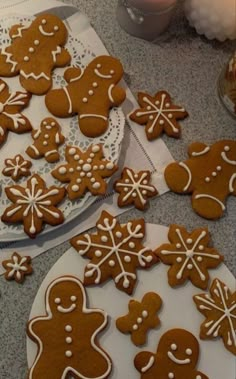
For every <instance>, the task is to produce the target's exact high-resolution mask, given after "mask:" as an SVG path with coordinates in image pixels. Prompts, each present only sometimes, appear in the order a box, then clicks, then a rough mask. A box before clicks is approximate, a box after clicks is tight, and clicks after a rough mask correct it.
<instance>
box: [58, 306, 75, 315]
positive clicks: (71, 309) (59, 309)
mask: <svg viewBox="0 0 236 379" xmlns="http://www.w3.org/2000/svg"><path fill="white" fill-rule="evenodd" d="M75 308H76V305H75V304H71V306H70V307H68V308H65V307H63V306H62V305H58V306H57V310H58V312H61V313H71V312H73V311H74V310H75Z"/></svg>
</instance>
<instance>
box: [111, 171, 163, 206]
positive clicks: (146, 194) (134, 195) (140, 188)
mask: <svg viewBox="0 0 236 379" xmlns="http://www.w3.org/2000/svg"><path fill="white" fill-rule="evenodd" d="M150 181H151V172H150V171H139V172H134V171H133V170H132V169H131V168H127V167H125V168H124V169H123V171H122V174H121V178H120V179H118V180H117V181H116V182H115V183H114V189H115V191H116V192H119V197H118V206H119V207H124V206H126V205H130V204H134V206H135V207H136V208H137V209H139V210H141V211H143V210H144V209H145V208H146V206H147V204H148V199H149V198H151V197H153V196H156V195H157V194H158V191H157V190H156V188H155V187H154V186H152V185H151V184H150Z"/></svg>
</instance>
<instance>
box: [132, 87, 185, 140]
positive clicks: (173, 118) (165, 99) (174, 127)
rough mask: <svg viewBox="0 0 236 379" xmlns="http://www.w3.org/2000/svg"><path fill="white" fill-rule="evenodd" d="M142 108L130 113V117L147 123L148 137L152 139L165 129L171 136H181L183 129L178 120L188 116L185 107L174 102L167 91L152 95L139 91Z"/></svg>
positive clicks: (142, 123) (138, 122)
mask: <svg viewBox="0 0 236 379" xmlns="http://www.w3.org/2000/svg"><path fill="white" fill-rule="evenodd" d="M138 103H139V105H140V108H138V109H136V110H135V111H134V112H132V113H131V114H130V116H129V117H130V119H131V120H132V121H134V122H136V123H137V124H140V125H145V132H146V136H147V139H148V140H149V141H152V140H154V139H156V138H158V137H159V136H160V135H161V133H162V132H163V131H164V132H165V133H166V134H167V135H168V136H169V137H174V138H179V137H180V133H181V129H180V125H179V123H178V120H182V119H184V118H185V117H187V116H188V113H187V112H186V110H185V109H184V108H183V107H180V106H178V105H175V104H173V102H172V100H171V97H170V95H169V94H168V93H167V92H166V91H160V92H157V93H156V94H155V96H151V95H149V94H148V93H144V92H139V93H138Z"/></svg>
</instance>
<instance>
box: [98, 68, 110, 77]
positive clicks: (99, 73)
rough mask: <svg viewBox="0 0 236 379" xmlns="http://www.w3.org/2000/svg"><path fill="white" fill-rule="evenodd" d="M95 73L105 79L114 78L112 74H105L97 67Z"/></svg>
mask: <svg viewBox="0 0 236 379" xmlns="http://www.w3.org/2000/svg"><path fill="white" fill-rule="evenodd" d="M94 72H95V74H96V75H97V76H99V77H100V78H103V79H112V75H104V74H102V73H101V72H100V71H99V70H98V69H97V68H95V70H94Z"/></svg>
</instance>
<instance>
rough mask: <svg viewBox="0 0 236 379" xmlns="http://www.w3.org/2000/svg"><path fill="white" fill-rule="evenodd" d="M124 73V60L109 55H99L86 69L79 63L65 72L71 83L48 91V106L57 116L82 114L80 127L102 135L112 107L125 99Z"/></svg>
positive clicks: (91, 135)
mask: <svg viewBox="0 0 236 379" xmlns="http://www.w3.org/2000/svg"><path fill="white" fill-rule="evenodd" d="M122 76H123V67H122V65H121V63H120V61H119V60H118V59H116V58H113V57H109V56H100V57H97V58H95V59H94V60H93V61H92V62H90V64H89V65H88V66H87V67H86V68H85V70H84V71H82V70H81V69H80V68H78V67H73V68H69V69H67V70H66V72H65V80H66V81H67V83H68V85H67V86H66V87H64V88H62V89H54V90H51V91H49V92H48V94H47V95H46V98H45V102H46V106H47V108H48V110H49V111H50V112H51V113H52V114H53V115H54V116H57V117H71V115H73V114H77V113H78V115H79V127H80V130H81V132H82V133H83V134H84V135H85V136H87V137H98V136H100V135H101V134H103V133H104V132H105V131H106V130H107V128H108V124H109V119H108V118H109V110H110V109H111V108H112V107H116V106H118V105H120V104H121V103H122V102H123V101H124V100H125V96H126V94H125V90H124V89H123V88H120V87H118V86H117V84H118V83H119V81H120V80H121V78H122Z"/></svg>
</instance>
